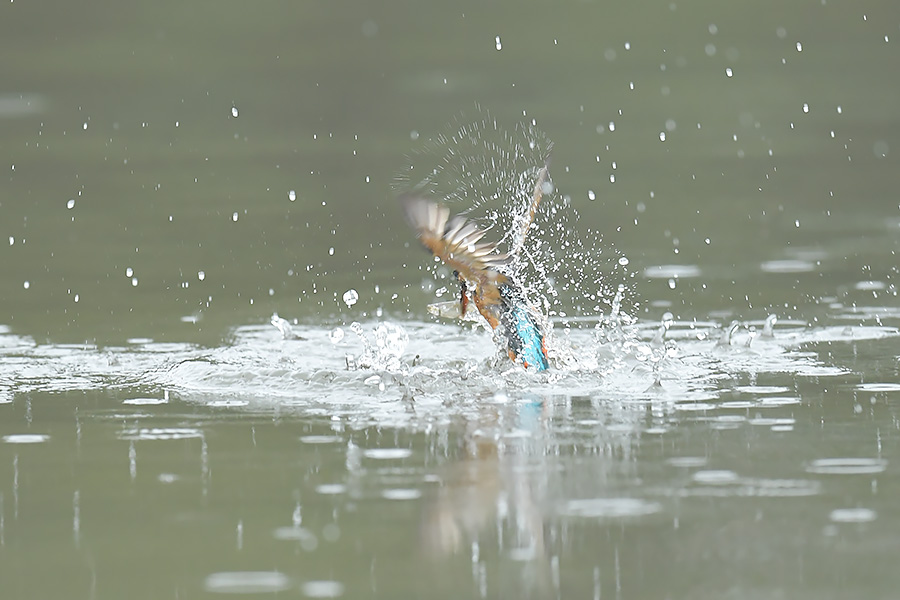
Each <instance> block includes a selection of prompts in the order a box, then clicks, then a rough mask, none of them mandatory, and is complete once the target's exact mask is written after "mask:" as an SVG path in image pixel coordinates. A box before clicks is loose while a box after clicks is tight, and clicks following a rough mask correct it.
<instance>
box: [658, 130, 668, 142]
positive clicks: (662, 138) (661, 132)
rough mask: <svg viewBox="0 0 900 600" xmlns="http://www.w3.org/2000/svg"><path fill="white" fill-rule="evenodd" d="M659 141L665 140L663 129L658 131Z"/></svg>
mask: <svg viewBox="0 0 900 600" xmlns="http://www.w3.org/2000/svg"><path fill="white" fill-rule="evenodd" d="M659 141H661V142H664V141H666V132H665V131H660V132H659Z"/></svg>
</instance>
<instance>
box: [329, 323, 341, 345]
mask: <svg viewBox="0 0 900 600" xmlns="http://www.w3.org/2000/svg"><path fill="white" fill-rule="evenodd" d="M328 338H329V339H330V340H331V343H332V344H337V343H338V342H340V341H341V340H342V339H344V330H343V329H341V328H340V327H335V328H334V329H332V330H331V333H329V334H328Z"/></svg>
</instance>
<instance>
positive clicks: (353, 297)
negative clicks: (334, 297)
mask: <svg viewBox="0 0 900 600" xmlns="http://www.w3.org/2000/svg"><path fill="white" fill-rule="evenodd" d="M342 298H343V300H344V304H346V305H347V306H348V307H349V306H353V305H354V304H356V303H357V301H359V292H357V291H356V290H354V289H353V288H350V289H349V290H347V291H346V292H344V295H343V296H342Z"/></svg>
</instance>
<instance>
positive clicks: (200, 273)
mask: <svg viewBox="0 0 900 600" xmlns="http://www.w3.org/2000/svg"><path fill="white" fill-rule="evenodd" d="M197 279H199V280H200V281H203V280H204V279H206V272H205V271H197Z"/></svg>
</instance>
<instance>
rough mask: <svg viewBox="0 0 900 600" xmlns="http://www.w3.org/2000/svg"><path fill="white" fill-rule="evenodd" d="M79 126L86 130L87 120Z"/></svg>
mask: <svg viewBox="0 0 900 600" xmlns="http://www.w3.org/2000/svg"><path fill="white" fill-rule="evenodd" d="M81 127H82V129H84V130H85V131H87V128H88V124H87V121H85V122H84V125H82V126H81Z"/></svg>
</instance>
